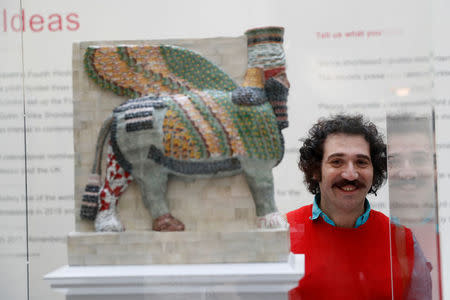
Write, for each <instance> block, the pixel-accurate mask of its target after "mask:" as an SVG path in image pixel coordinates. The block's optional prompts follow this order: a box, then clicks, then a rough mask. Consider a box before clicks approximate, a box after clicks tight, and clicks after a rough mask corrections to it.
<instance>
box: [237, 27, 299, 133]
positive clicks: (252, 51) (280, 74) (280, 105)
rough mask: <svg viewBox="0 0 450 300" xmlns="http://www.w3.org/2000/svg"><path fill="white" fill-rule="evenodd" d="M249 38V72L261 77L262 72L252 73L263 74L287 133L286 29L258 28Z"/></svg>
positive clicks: (281, 124)
mask: <svg viewBox="0 0 450 300" xmlns="http://www.w3.org/2000/svg"><path fill="white" fill-rule="evenodd" d="M245 34H246V36H247V45H248V50H247V51H248V72H254V73H255V74H257V73H258V71H252V70H258V69H259V70H262V71H263V74H264V76H263V77H264V82H265V83H264V90H265V92H266V96H267V99H268V100H269V102H270V104H271V105H272V107H273V111H274V113H275V115H276V118H277V122H278V127H279V128H280V129H284V128H286V127H288V124H289V123H288V120H287V105H286V104H287V97H288V92H289V87H290V84H289V80H288V79H287V75H286V60H285V57H284V49H283V35H284V28H282V27H262V28H255V29H250V30H247V32H246V33H245ZM248 72H247V75H248ZM247 78H251V76H250V77H248V76H247Z"/></svg>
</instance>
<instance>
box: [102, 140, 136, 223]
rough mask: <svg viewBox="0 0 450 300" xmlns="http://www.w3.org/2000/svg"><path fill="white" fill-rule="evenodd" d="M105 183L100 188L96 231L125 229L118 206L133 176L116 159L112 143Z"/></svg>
mask: <svg viewBox="0 0 450 300" xmlns="http://www.w3.org/2000/svg"><path fill="white" fill-rule="evenodd" d="M106 163H107V167H106V177H105V183H104V184H103V186H102V188H101V190H100V208H99V212H98V214H97V218H96V219H95V230H96V231H124V230H125V228H124V226H123V225H122V222H120V219H119V217H118V215H117V211H116V207H117V204H118V201H119V197H120V195H122V193H123V192H124V191H125V189H126V188H127V187H128V184H129V183H130V182H131V181H132V180H133V177H132V176H131V175H130V174H129V173H128V172H126V171H125V170H124V169H123V168H122V167H121V166H120V165H119V164H118V163H117V160H116V156H115V155H114V153H113V151H112V148H111V145H109V146H108V156H107V161H106Z"/></svg>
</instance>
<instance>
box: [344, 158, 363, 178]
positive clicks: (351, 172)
mask: <svg viewBox="0 0 450 300" xmlns="http://www.w3.org/2000/svg"><path fill="white" fill-rule="evenodd" d="M358 177H359V173H358V170H357V169H356V168H355V166H354V165H353V163H351V162H350V163H348V164H347V165H346V166H345V167H344V170H343V171H342V178H344V179H347V180H349V181H353V180H356V179H358Z"/></svg>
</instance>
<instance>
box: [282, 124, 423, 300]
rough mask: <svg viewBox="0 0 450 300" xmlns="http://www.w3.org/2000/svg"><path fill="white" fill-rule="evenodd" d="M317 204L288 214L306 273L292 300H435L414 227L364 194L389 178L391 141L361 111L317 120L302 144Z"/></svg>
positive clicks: (303, 164)
mask: <svg viewBox="0 0 450 300" xmlns="http://www.w3.org/2000/svg"><path fill="white" fill-rule="evenodd" d="M299 167H300V169H301V170H302V171H303V173H304V175H305V183H306V185H307V188H308V190H309V191H310V192H311V193H312V194H314V195H315V198H314V203H313V204H312V205H308V206H304V207H301V208H299V209H297V210H294V211H292V212H290V213H288V214H287V219H288V222H289V224H290V234H291V251H292V252H293V253H303V254H305V276H304V278H303V279H302V280H300V282H299V286H298V287H297V288H295V289H293V290H291V291H290V299H302V300H305V299H347V300H348V299H355V300H356V299H377V300H379V299H393V298H394V299H431V296H430V290H431V287H430V282H431V281H430V274H429V270H428V269H427V266H426V261H425V259H424V257H423V253H422V251H421V250H420V247H419V246H418V244H417V242H415V240H414V238H413V235H412V233H411V231H410V230H409V229H408V228H405V227H403V226H401V225H393V224H391V223H390V222H389V218H388V217H386V216H385V215H383V214H382V213H380V212H377V211H375V210H372V209H371V208H370V204H369V202H368V201H367V199H366V195H367V194H368V193H373V194H376V192H377V190H378V189H379V188H380V186H381V185H382V184H383V183H384V181H385V180H386V169H387V165H386V145H385V143H384V142H383V139H382V137H381V135H380V134H379V133H378V130H377V128H376V126H375V125H374V124H373V123H371V122H368V121H366V120H364V118H363V117H362V116H347V115H337V116H335V117H332V118H329V119H321V120H319V121H318V122H317V123H316V124H315V125H314V126H313V127H312V128H311V129H310V130H309V136H308V137H307V138H306V139H305V140H304V143H303V146H302V147H301V148H300V162H299Z"/></svg>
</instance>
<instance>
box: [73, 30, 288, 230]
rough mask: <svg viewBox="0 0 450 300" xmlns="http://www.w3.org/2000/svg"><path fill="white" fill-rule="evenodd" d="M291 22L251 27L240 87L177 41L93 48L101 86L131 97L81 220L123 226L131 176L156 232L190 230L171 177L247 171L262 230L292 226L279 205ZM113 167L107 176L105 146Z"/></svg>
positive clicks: (112, 129) (116, 114)
mask: <svg viewBox="0 0 450 300" xmlns="http://www.w3.org/2000/svg"><path fill="white" fill-rule="evenodd" d="M283 34H284V29H283V28H280V27H265V28H257V29H251V30H248V31H247V32H246V36H247V41H248V69H247V73H246V76H245V79H244V83H243V84H242V86H238V85H237V84H236V83H235V82H234V81H233V80H232V79H231V78H230V77H229V76H228V75H227V74H225V73H224V72H223V71H222V70H220V69H219V68H218V67H217V66H215V65H214V64H212V63H211V62H209V61H208V60H206V59H205V58H203V57H202V56H200V55H199V54H197V53H195V52H193V51H190V50H187V49H184V48H180V47H176V46H167V45H160V46H120V47H90V48H88V49H87V50H86V53H85V69H86V71H87V72H88V74H89V77H90V78H91V79H92V80H94V82H96V83H97V84H98V85H100V86H101V87H103V88H105V89H108V90H111V91H112V92H114V93H116V94H118V95H123V96H124V97H128V98H131V99H130V100H128V101H126V102H124V103H123V104H121V105H119V106H118V107H116V108H115V109H114V111H113V112H112V114H111V115H110V116H109V117H108V118H107V120H106V121H105V122H104V124H103V126H102V128H101V130H100V133H99V135H98V140H97V146H96V155H95V160H94V163H93V167H92V174H91V175H90V176H89V182H88V184H87V186H86V188H85V193H84V195H83V200H82V205H81V212H80V215H81V218H84V219H89V220H95V228H96V231H123V230H124V227H123V225H122V223H121V221H120V220H119V218H118V216H117V212H116V206H117V203H118V199H119V197H120V195H121V194H122V193H123V192H124V191H125V189H126V187H127V186H128V184H129V183H130V182H131V181H132V180H136V182H137V183H138V185H139V186H140V188H141V191H142V199H143V201H144V203H145V205H146V207H147V208H148V209H149V211H150V213H151V216H152V219H153V230H157V231H182V230H184V224H183V223H182V221H180V220H178V219H177V218H175V217H174V216H173V215H172V214H171V213H170V210H169V208H168V204H167V202H166V198H165V196H166V190H167V180H168V176H169V174H174V175H178V176H194V177H216V176H230V175H234V174H238V173H243V174H244V175H245V178H246V180H247V183H248V185H249V187H250V191H251V194H252V196H253V200H254V203H255V207H256V215H257V223H258V227H259V228H285V227H287V223H286V221H285V220H284V218H283V217H282V215H281V214H280V213H279V212H278V210H277V208H276V205H275V202H274V187H273V176H272V168H273V167H275V166H276V165H277V164H278V163H279V162H280V161H281V159H282V157H283V154H284V141H283V136H282V134H281V130H282V129H284V128H286V127H287V126H288V121H287V107H286V102H287V96H288V91H289V82H288V80H287V77H286V73H285V65H286V64H285V56H284V50H283ZM108 136H109V141H108V150H107V152H108V153H107V168H106V172H105V173H106V175H105V179H104V181H103V183H102V182H101V181H100V173H101V167H100V166H101V159H102V149H103V145H104V143H105V142H106V140H107V139H108Z"/></svg>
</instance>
